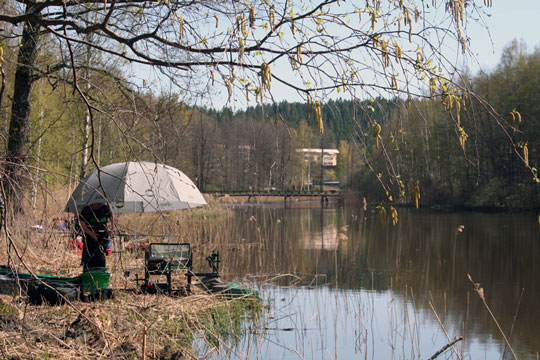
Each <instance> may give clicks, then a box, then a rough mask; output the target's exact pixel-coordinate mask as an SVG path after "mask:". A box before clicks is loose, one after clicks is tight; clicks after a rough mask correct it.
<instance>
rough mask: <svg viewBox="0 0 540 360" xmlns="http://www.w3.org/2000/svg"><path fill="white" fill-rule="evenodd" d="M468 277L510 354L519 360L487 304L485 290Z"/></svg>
mask: <svg viewBox="0 0 540 360" xmlns="http://www.w3.org/2000/svg"><path fill="white" fill-rule="evenodd" d="M467 277H468V278H469V280H470V282H471V283H472V284H473V286H474V291H476V293H477V294H478V296H480V299H481V300H482V303H483V304H484V306H485V307H486V309H487V311H488V313H489V315H490V316H491V318H492V319H493V322H495V325H497V329H499V332H500V333H501V335H502V337H503V338H504V341H505V342H506V345H508V348H509V349H510V352H511V353H512V356H513V357H514V359H516V360H517V356H516V353H515V352H514V349H512V346H511V345H510V341H508V338H507V337H506V335H505V334H504V331H503V329H502V328H501V325H499V322H498V321H497V318H496V317H495V315H493V313H492V312H491V309H490V307H489V305H488V304H487V302H486V298H485V296H484V289H483V288H481V287H480V284H478V283H475V282H474V281H473V279H472V277H471V275H470V274H467Z"/></svg>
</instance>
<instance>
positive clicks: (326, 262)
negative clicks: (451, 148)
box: [201, 203, 540, 359]
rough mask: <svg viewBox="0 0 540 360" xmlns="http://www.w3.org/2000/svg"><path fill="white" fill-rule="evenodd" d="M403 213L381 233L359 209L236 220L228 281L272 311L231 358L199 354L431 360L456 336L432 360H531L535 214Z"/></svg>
mask: <svg viewBox="0 0 540 360" xmlns="http://www.w3.org/2000/svg"><path fill="white" fill-rule="evenodd" d="M398 213H399V222H398V224H397V225H396V226H392V224H391V221H389V222H388V223H387V224H386V225H385V226H384V227H383V226H381V224H380V222H379V219H378V215H377V213H376V212H375V211H374V210H367V211H363V210H361V209H360V208H359V207H355V206H349V207H347V206H346V207H338V206H336V205H332V204H330V206H328V207H323V208H321V207H320V205H319V206H316V205H311V206H309V205H306V204H300V203H293V204H292V205H287V206H286V207H284V206H283V205H280V206H251V207H250V206H245V207H238V208H235V209H234V216H233V219H232V220H231V221H232V222H233V224H231V228H234V231H230V232H231V239H230V242H229V246H228V247H227V248H226V249H225V250H224V251H223V257H224V262H223V264H224V266H225V268H224V271H225V272H226V273H227V274H228V275H227V276H231V277H233V278H236V279H240V280H244V281H246V280H249V281H252V286H255V287H257V288H258V289H259V291H260V293H261V297H262V298H263V300H264V302H265V304H267V306H266V309H265V310H264V311H263V316H262V318H261V319H260V321H259V322H257V323H256V324H255V327H254V328H253V324H251V325H249V326H248V325H246V328H245V329H244V332H243V336H242V337H241V338H240V339H239V340H238V341H237V342H234V343H231V344H229V345H228V346H230V348H229V349H227V348H226V347H223V349H222V351H221V352H215V351H214V352H211V353H207V352H206V351H207V350H205V349H201V353H203V354H206V355H207V356H209V358H242V359H244V358H249V359H353V358H358V359H428V358H429V357H430V356H432V355H434V354H435V353H436V352H437V351H438V350H440V349H441V348H443V347H444V346H445V345H446V344H448V343H449V342H451V341H452V340H454V339H455V338H456V337H458V336H462V337H463V341H458V342H457V343H456V345H455V346H454V347H453V348H449V349H447V350H446V351H445V352H444V353H442V354H441V355H439V356H438V357H437V359H457V358H463V359H507V358H508V359H512V358H514V355H513V353H514V354H515V356H516V357H517V358H519V359H529V358H530V359H537V358H538V357H539V354H540V311H538V304H539V303H540V284H539V281H540V230H539V228H540V223H539V217H538V214H531V213H518V214H494V213H490V214H486V213H477V212H459V213H457V212H456V213H454V212H444V213H436V212H430V211H424V210H416V209H398ZM468 274H470V276H471V278H472V279H473V280H474V282H475V283H476V284H477V285H476V288H477V289H480V288H481V289H482V290H481V292H483V294H484V296H485V303H484V302H483V301H482V299H481V297H480V295H479V294H478V292H477V291H475V285H473V283H472V282H471V281H470V280H469V279H468V276H467V275H468ZM486 306H489V309H490V310H491V312H492V313H493V316H494V317H495V318H496V320H497V321H498V324H499V325H500V327H501V329H502V331H503V332H504V334H505V335H506V337H507V338H508V341H509V343H510V345H511V348H509V347H508V346H506V345H505V340H504V338H503V335H502V334H501V331H500V330H499V329H498V326H497V324H496V323H495V321H494V320H493V318H492V317H491V316H490V313H489V311H488V309H487V307H486ZM512 352H513V353H512Z"/></svg>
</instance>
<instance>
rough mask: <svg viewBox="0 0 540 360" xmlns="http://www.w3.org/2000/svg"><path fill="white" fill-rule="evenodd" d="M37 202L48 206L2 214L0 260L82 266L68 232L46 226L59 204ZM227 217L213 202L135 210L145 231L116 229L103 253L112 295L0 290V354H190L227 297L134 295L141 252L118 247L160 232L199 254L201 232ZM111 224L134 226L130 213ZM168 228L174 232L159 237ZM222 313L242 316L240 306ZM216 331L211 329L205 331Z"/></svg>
mask: <svg viewBox="0 0 540 360" xmlns="http://www.w3.org/2000/svg"><path fill="white" fill-rule="evenodd" d="M45 203H47V204H48V206H46V207H45V208H44V209H40V210H28V211H27V213H26V215H25V216H24V217H22V216H19V217H16V218H15V219H14V220H11V221H9V223H8V226H7V227H6V229H5V231H2V234H1V235H0V264H10V265H11V266H13V267H15V268H16V269H17V270H19V271H22V272H28V271H32V272H36V273H42V274H49V275H61V276H77V275H79V274H80V273H81V270H82V269H81V266H80V256H79V255H78V254H77V253H76V251H74V250H73V249H72V248H70V247H69V242H70V237H69V236H68V235H67V234H64V233H62V232H60V231H59V230H57V229H55V228H54V226H53V225H54V222H53V219H54V218H55V217H59V216H65V215H66V214H63V213H62V208H63V204H60V201H58V202H57V201H53V200H52V199H49V200H48V201H46V202H45ZM227 217H228V210H223V209H221V208H219V206H217V205H210V206H209V207H207V208H205V209H199V210H193V211H184V212H171V213H163V214H139V215H137V218H136V230H137V233H139V234H144V235H149V236H138V237H137V240H135V238H134V237H131V238H128V240H125V241H123V242H122V241H121V240H120V238H119V237H117V238H116V239H115V244H114V248H115V249H116V250H117V251H116V252H115V253H113V254H112V255H111V256H109V258H108V259H107V262H108V263H107V266H108V267H109V269H110V272H111V281H110V286H111V287H112V288H114V289H117V291H115V297H114V299H112V300H106V301H103V302H93V303H83V302H73V303H72V304H66V305H62V306H54V307H51V306H45V305H44V306H33V305H28V304H27V303H26V300H25V298H23V297H20V296H12V295H0V358H5V359H35V358H42V359H74V358H81V359H95V358H111V359H134V358H137V359H144V358H146V359H176V358H180V357H182V358H188V359H189V358H196V354H195V353H193V350H192V342H193V339H194V338H195V334H204V333H205V332H206V333H207V332H208V329H209V328H211V325H209V324H208V316H207V314H208V313H209V312H212V311H213V310H215V309H216V308H223V307H225V308H228V307H229V305H231V304H232V303H234V302H229V301H224V300H222V299H218V298H216V297H215V296H212V295H208V294H206V293H203V292H202V290H198V289H194V291H193V294H192V295H190V296H187V297H168V296H164V295H140V294H138V293H137V291H136V289H137V284H136V282H135V279H136V278H137V277H138V278H139V279H140V278H142V277H143V273H144V271H143V256H139V257H137V256H136V252H130V251H127V250H123V249H125V248H126V247H127V246H129V245H134V244H138V245H140V244H143V243H145V242H146V243H148V242H153V241H156V242H157V241H164V239H167V240H169V241H171V242H172V241H174V242H190V243H192V245H193V247H195V248H199V249H200V250H201V251H200V253H201V254H203V249H204V251H206V250H208V249H209V247H208V246H205V244H204V243H205V242H208V241H207V240H205V239H207V237H208V236H209V234H212V233H214V232H217V231H219V230H218V227H219V224H220V223H223V221H226V219H227ZM204 224H213V225H211V226H209V227H210V228H211V229H210V230H209V231H210V233H209V232H208V231H207V230H206V225H204ZM34 225H41V227H42V230H41V231H36V230H34V229H32V226H34ZM118 226H119V228H120V229H123V230H124V231H126V232H127V233H131V234H132V233H134V232H135V216H134V215H132V214H127V215H123V216H121V217H120V219H119V224H118ZM3 230H4V229H3ZM170 234H173V235H175V236H174V237H172V238H168V237H167V238H164V237H162V236H164V235H170ZM204 254H205V255H208V254H206V253H204ZM140 255H142V254H140ZM199 257H203V255H200V256H199ZM195 261H196V263H195V264H196V265H197V269H196V270H203V269H204V267H203V264H200V263H198V262H197V261H200V259H195ZM128 273H129V275H127V274H128ZM126 275H127V276H126ZM174 281H175V282H177V283H179V285H182V284H181V283H182V282H185V276H183V274H181V273H180V274H178V275H177V276H176V277H175V278H174ZM221 314H223V312H221ZM225 314H226V315H225V316H229V315H230V316H237V317H238V316H243V314H242V313H241V311H240V313H238V312H237V313H236V314H232V313H231V314H228V313H227V312H225ZM224 331H232V329H229V330H227V329H225V330H224ZM199 336H200V335H199ZM219 336H220V335H219V334H213V335H212V337H213V339H216V338H219ZM203 338H204V336H203ZM218 343H219V341H218Z"/></svg>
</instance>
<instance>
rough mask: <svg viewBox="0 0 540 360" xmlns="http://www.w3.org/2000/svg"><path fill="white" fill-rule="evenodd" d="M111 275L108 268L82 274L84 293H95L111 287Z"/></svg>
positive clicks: (89, 270)
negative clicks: (94, 291)
mask: <svg viewBox="0 0 540 360" xmlns="http://www.w3.org/2000/svg"><path fill="white" fill-rule="evenodd" d="M110 278H111V274H109V273H108V272H107V268H104V267H99V268H90V269H88V270H86V271H85V272H83V273H82V274H81V280H82V281H81V282H82V291H93V290H98V289H106V288H108V287H109V279H110Z"/></svg>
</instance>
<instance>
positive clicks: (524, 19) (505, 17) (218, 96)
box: [136, 0, 540, 110]
mask: <svg viewBox="0 0 540 360" xmlns="http://www.w3.org/2000/svg"><path fill="white" fill-rule="evenodd" d="M351 1H359V0H351ZM471 1H475V2H477V3H479V4H481V3H482V2H483V1H484V0H471ZM492 2H493V6H492V7H491V8H489V9H488V10H487V13H488V14H489V16H486V17H485V18H484V19H483V20H484V21H485V23H486V25H487V28H484V27H482V26H480V25H477V24H475V23H474V22H472V23H471V24H470V25H469V27H468V29H467V34H468V36H469V39H470V43H469V49H470V51H471V53H472V54H473V56H474V58H468V61H467V63H464V64H463V67H464V68H465V67H467V68H468V69H469V70H470V71H471V72H472V73H473V74H477V73H478V72H479V71H485V72H490V71H492V70H493V69H494V68H495V67H496V66H497V64H498V63H499V61H500V59H501V54H502V52H503V50H504V48H505V47H506V46H507V45H508V44H509V43H510V42H511V41H512V40H513V39H517V40H520V41H521V40H522V41H524V42H525V43H526V44H527V49H528V51H532V50H533V49H534V48H535V47H540V0H492ZM136 73H138V72H137V71H136ZM152 77H154V78H155V79H158V81H156V83H157V84H160V85H158V88H161V89H160V90H158V89H156V90H158V92H159V91H162V92H165V93H166V92H167V91H168V90H170V89H167V88H163V86H165V87H167V86H168V85H167V84H168V81H165V82H163V81H161V80H159V79H161V76H160V75H159V74H154V75H152V74H150V73H148V72H146V71H145V72H144V75H142V76H141V79H142V78H146V79H148V78H152ZM272 89H273V91H272V94H273V97H274V100H276V101H278V102H279V101H284V100H287V101H289V102H294V101H303V100H302V99H301V98H300V97H299V96H298V95H297V94H296V92H294V91H293V90H291V89H289V88H285V87H280V86H279V84H277V82H275V81H274V82H273V83H272ZM216 90H217V89H216ZM235 95H236V96H234V97H233V100H232V101H231V102H228V101H227V98H228V95H227V89H226V88H224V87H221V88H220V89H219V90H217V91H216V93H215V94H211V96H209V97H204V98H201V100H200V101H199V102H197V105H203V106H206V107H210V108H215V109H221V108H222V107H223V106H227V107H230V108H232V109H233V110H240V109H242V108H244V107H245V106H246V101H245V97H244V96H241V95H242V94H239V93H237V94H235ZM336 96H337V95H336ZM201 102H202V103H201ZM250 105H254V101H252V102H251V103H250Z"/></svg>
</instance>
